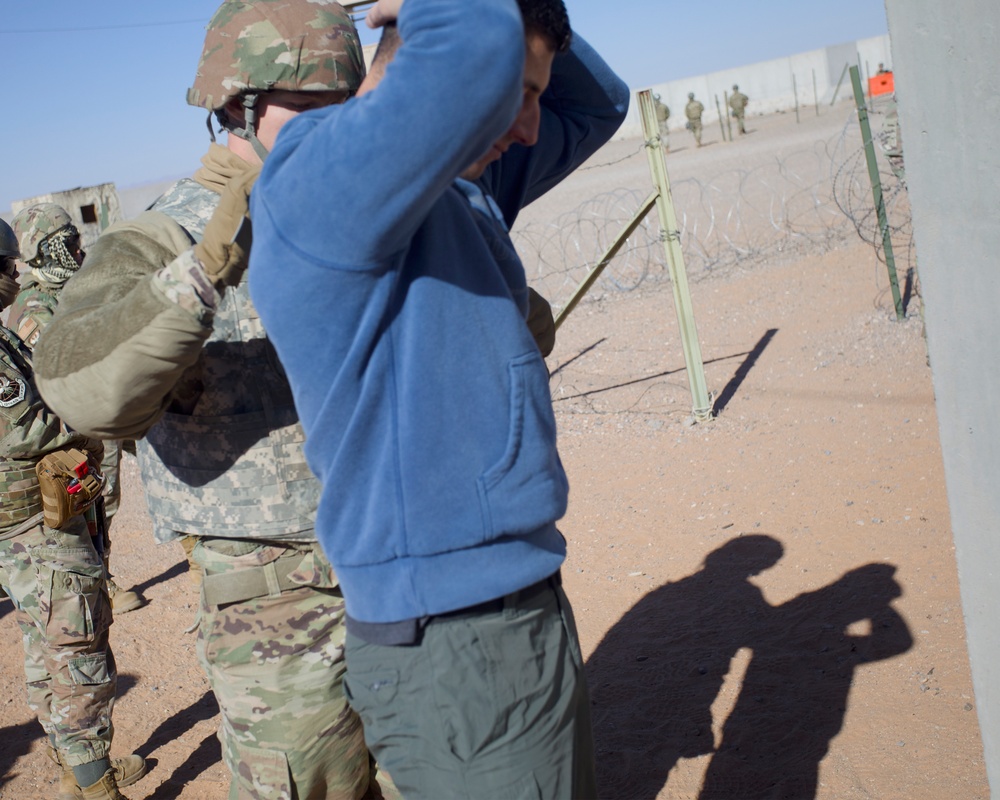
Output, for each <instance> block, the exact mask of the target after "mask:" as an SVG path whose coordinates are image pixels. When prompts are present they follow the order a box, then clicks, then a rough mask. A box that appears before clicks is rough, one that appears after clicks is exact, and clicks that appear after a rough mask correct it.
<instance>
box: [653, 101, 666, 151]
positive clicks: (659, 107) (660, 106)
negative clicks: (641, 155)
mask: <svg viewBox="0 0 1000 800" xmlns="http://www.w3.org/2000/svg"><path fill="white" fill-rule="evenodd" d="M653 105H654V106H655V107H656V121H657V122H659V123H660V143H661V144H662V145H663V149H664V151H666V152H669V151H670V129H669V127H668V126H667V120H669V119H670V107H669V106H668V105H667V104H666V103H664V102H663V101H662V100H661V99H660V96H659V95H658V94H654V95H653Z"/></svg>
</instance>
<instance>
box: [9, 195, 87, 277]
mask: <svg viewBox="0 0 1000 800" xmlns="http://www.w3.org/2000/svg"><path fill="white" fill-rule="evenodd" d="M63 228H72V229H73V230H72V231H67V233H70V234H77V233H78V231H77V229H76V226H75V225H74V224H73V220H72V218H71V217H70V215H69V214H67V213H66V209H64V208H63V207H62V206H59V205H56V204H55V203H37V204H36V205H33V206H28V207H27V208H23V209H21V210H20V211H19V212H18V213H17V216H16V217H14V233H15V234H16V235H17V239H18V242H19V243H20V245H21V258H22V259H24V261H25V262H26V263H28V264H31V263H32V262H34V261H37V260H38V256H39V252H38V251H39V248H40V247H41V245H42V243H43V242H44V241H45V240H46V239H48V238H49V237H50V236H51V235H52V234H54V233H57V232H58V231H61V230H62V229H63Z"/></svg>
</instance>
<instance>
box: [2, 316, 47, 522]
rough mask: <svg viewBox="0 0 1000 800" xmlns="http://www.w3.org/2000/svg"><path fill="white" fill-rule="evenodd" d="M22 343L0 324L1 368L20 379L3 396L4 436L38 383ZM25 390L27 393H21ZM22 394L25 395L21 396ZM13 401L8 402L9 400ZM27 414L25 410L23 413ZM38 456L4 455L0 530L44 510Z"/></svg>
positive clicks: (16, 421)
mask: <svg viewBox="0 0 1000 800" xmlns="http://www.w3.org/2000/svg"><path fill="white" fill-rule="evenodd" d="M23 347H24V345H23V344H21V342H20V341H18V340H17V339H16V338H15V337H14V336H13V335H12V334H10V333H9V332H8V331H7V329H6V328H4V327H3V326H2V325H0V370H2V371H3V374H4V375H5V377H7V378H8V379H14V380H16V381H18V382H19V384H18V387H17V388H16V389H15V388H14V384H8V394H9V395H10V396H9V397H8V398H7V399H4V398H3V397H0V437H2V436H3V435H4V434H6V432H7V430H8V428H9V426H11V425H19V424H23V423H24V422H25V421H24V420H22V419H15V418H14V416H13V414H14V413H21V412H14V407H15V406H20V405H21V403H23V402H24V401H25V400H27V401H28V402H29V403H31V402H32V399H33V397H32V396H33V395H34V387H33V386H32V385H31V375H32V371H31V363H30V362H29V361H28V357H27V354H26V353H25V352H24V351H23V349H22V348H23ZM22 392H23V394H21V393H22ZM18 395H20V396H21V397H22V398H23V399H21V400H18V399H17V397H18ZM8 402H9V403H11V405H9V406H8V405H6V403H8ZM22 416H23V414H22ZM36 461H37V459H16V458H3V457H0V532H3V531H6V530H9V529H10V528H13V527H14V526H15V525H18V524H20V523H22V522H24V521H25V520H27V519H29V518H31V517H33V516H34V515H35V514H37V513H38V512H39V511H41V510H42V495H41V492H40V491H39V489H38V476H37V475H36V474H35V463H36Z"/></svg>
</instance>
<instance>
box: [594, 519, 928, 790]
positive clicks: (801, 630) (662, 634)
mask: <svg viewBox="0 0 1000 800" xmlns="http://www.w3.org/2000/svg"><path fill="white" fill-rule="evenodd" d="M782 554H783V548H782V545H781V543H780V542H779V541H778V540H777V539H774V538H772V537H770V536H766V535H752V536H741V537H738V538H735V539H732V540H730V541H729V542H727V543H726V544H724V545H722V546H721V547H719V548H718V549H716V550H714V551H713V552H711V553H709V554H708V556H707V557H706V558H705V562H704V566H703V567H702V569H701V570H699V571H698V572H696V573H694V574H693V575H690V576H688V577H686V578H683V579H682V580H679V581H677V582H675V583H668V584H665V585H663V586H661V587H660V588H658V589H655V590H654V591H652V592H650V593H649V594H648V595H646V596H645V597H644V598H643V599H642V600H640V601H639V602H638V603H637V604H636V605H635V606H634V607H633V608H632V609H630V610H629V611H628V612H627V613H626V614H625V616H623V617H622V619H621V620H620V621H619V622H618V623H616V624H615V626H614V627H612V629H611V630H610V631H609V632H608V634H607V635H606V636H605V637H604V639H603V640H602V641H601V643H600V644H599V645H598V647H597V649H596V650H595V651H594V653H593V655H592V656H591V657H590V659H589V660H588V662H587V678H588V682H589V684H590V688H591V699H592V702H593V711H594V739H595V745H596V748H597V762H598V789H599V795H600V797H602V798H607V800H615V799H616V798H620V799H621V800H626V798H627V799H628V800H642V799H643V798H645V799H646V800H653V799H654V798H655V797H656V796H657V794H658V793H659V792H660V791H661V790H662V789H663V787H664V786H665V785H666V783H667V778H668V775H669V773H670V770H671V769H672V768H673V767H674V766H675V765H676V763H677V761H678V760H679V759H681V758H694V757H698V756H703V755H708V754H714V755H713V757H712V760H711V762H710V764H709V768H708V773H707V775H706V778H705V783H704V787H703V789H702V793H701V795H700V800H721V799H722V798H726V799H727V800H729V798H737V797H738V798H740V800H755V798H772V797H780V798H794V800H808V798H812V797H815V789H816V777H817V773H818V766H819V762H820V760H821V759H822V758H823V756H824V755H825V754H826V751H827V748H828V746H829V742H830V739H831V738H832V737H833V736H834V735H836V733H837V732H838V731H839V730H840V728H841V727H842V725H843V721H844V715H845V713H846V709H847V699H848V693H849V691H850V686H851V680H852V678H853V675H854V670H855V668H856V667H857V666H859V665H861V664H865V663H869V662H872V661H877V660H880V659H884V658H889V657H891V656H894V655H898V654H900V653H903V652H905V651H906V650H908V649H909V648H910V646H911V645H912V641H913V640H912V637H911V636H910V632H909V629H908V628H907V626H906V623H905V622H904V621H903V619H902V617H901V616H900V615H899V614H898V613H897V612H896V611H895V610H894V609H893V608H892V607H891V606H890V602H891V601H892V599H894V598H896V597H898V596H899V595H900V593H901V592H900V588H899V585H898V584H897V583H896V581H895V580H894V578H893V575H894V573H895V567H893V566H891V565H888V564H868V565H865V566H863V567H859V568H857V569H854V570H851V571H850V572H848V573H847V574H845V575H844V576H843V577H842V578H840V579H839V580H837V581H835V582H834V583H832V584H830V585H828V586H825V587H823V588H821V589H818V590H816V591H813V592H807V593H804V594H801V595H799V596H798V597H796V598H794V599H792V600H790V601H788V602H787V603H784V604H782V605H780V606H776V607H775V606H771V605H770V604H769V603H768V602H767V600H766V599H765V598H764V596H763V593H762V592H761V591H760V589H758V588H757V587H756V586H755V585H754V584H753V583H751V582H750V580H749V579H750V578H751V577H752V576H754V575H757V574H759V573H761V572H763V571H764V570H766V569H768V568H769V567H771V566H773V565H774V564H776V563H777V562H778V561H779V560H780V558H781V556H782ZM859 626H867V627H868V628H869V629H868V630H867V631H865V632H857V631H855V628H856V627H859ZM744 647H745V648H749V649H750V650H752V651H753V656H752V658H751V661H750V665H749V667H748V669H747V673H746V676H745V677H744V680H743V686H742V690H741V692H740V695H739V698H738V699H737V701H736V705H735V707H734V709H733V711H732V713H731V714H730V715H729V717H728V719H727V720H726V722H725V724H724V725H723V728H722V738H721V745H720V746H719V748H718V750H716V748H715V741H714V735H713V731H712V722H713V720H712V704H713V702H714V701H715V699H716V697H717V696H718V694H719V690H720V689H721V688H722V684H723V681H724V679H725V677H726V674H727V673H728V672H729V668H730V662H731V660H732V658H733V656H734V655H735V654H736V652H737V651H738V650H740V649H741V648H744Z"/></svg>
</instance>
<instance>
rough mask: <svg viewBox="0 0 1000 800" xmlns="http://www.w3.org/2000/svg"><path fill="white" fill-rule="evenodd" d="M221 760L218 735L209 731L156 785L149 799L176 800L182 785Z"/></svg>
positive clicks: (181, 792) (181, 790) (181, 791)
mask: <svg viewBox="0 0 1000 800" xmlns="http://www.w3.org/2000/svg"><path fill="white" fill-rule="evenodd" d="M221 760H222V747H221V746H220V745H219V737H218V736H216V735H215V734H214V733H210V734H209V735H208V736H206V737H205V738H204V739H202V740H201V743H200V744H199V745H198V747H196V748H195V749H194V750H193V751H192V753H191V755H189V756H188V757H187V758H186V759H185V760H184V763H183V764H181V765H180V766H179V767H177V769H175V770H174V771H173V773H172V774H171V775H170V777H169V778H167V779H166V780H165V781H164V782H163V783H161V784H160V785H159V786H157V787H156V791H155V792H153V793H152V794H151V795H150V796H149V800H177V798H178V797H181V796H182V795H183V794H184V787H185V786H186V785H187V784H188V783H189V782H191V781H193V780H194V779H195V778H197V777H198V776H199V775H201V773H203V772H204V771H205V770H206V769H208V768H209V767H210V766H212V765H213V764H216V763H218V762H219V761H221Z"/></svg>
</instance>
